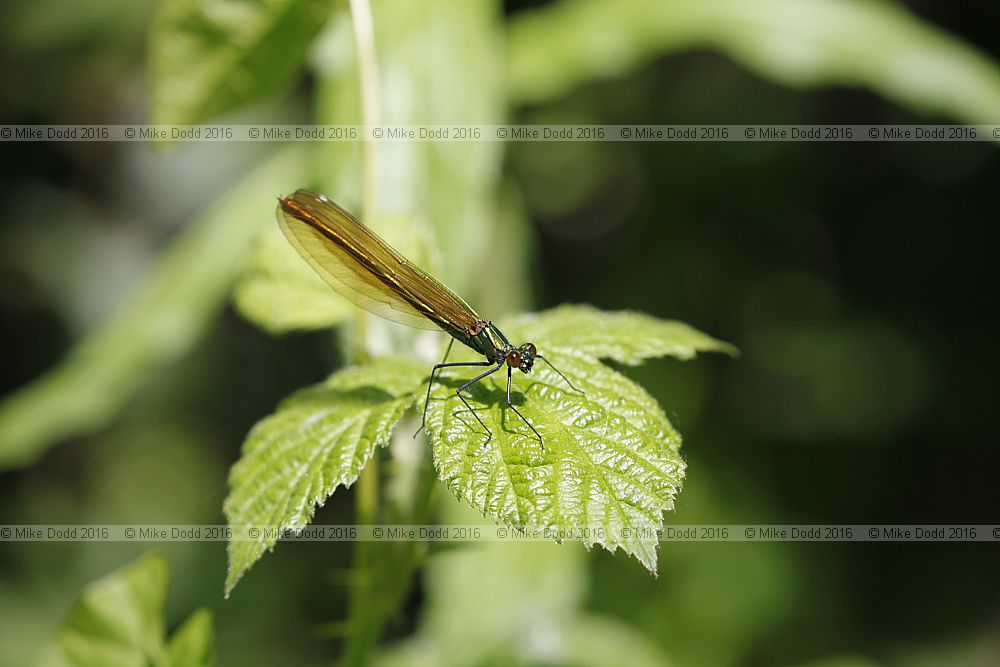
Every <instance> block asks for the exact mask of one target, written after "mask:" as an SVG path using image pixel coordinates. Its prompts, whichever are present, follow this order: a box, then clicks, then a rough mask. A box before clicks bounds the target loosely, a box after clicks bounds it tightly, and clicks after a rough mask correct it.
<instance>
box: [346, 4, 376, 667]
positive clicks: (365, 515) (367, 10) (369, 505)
mask: <svg viewBox="0 0 1000 667" xmlns="http://www.w3.org/2000/svg"><path fill="white" fill-rule="evenodd" d="M350 5H351V21H352V23H353V25H354V43H355V48H356V56H357V61H358V79H359V88H360V91H361V120H362V123H364V124H365V125H375V124H376V123H378V116H379V114H378V70H377V67H376V61H375V30H374V24H373V21H372V13H371V6H370V5H369V4H368V0H350ZM377 148H378V147H377V146H376V145H375V144H374V143H372V142H368V141H366V142H364V143H363V144H362V154H361V163H362V192H361V220H362V222H364V223H365V224H366V225H368V226H369V227H374V226H375V223H376V221H377V220H378V212H377V206H378V163H377V159H378V152H377ZM353 338H354V339H353V345H352V348H353V349H352V356H353V357H354V362H355V363H358V362H363V361H364V360H365V359H367V357H368V340H367V339H368V332H367V315H366V314H365V313H362V312H360V311H359V312H358V313H357V315H356V316H355V319H354V331H353ZM380 451H381V450H380V449H379V448H377V449H376V450H375V451H374V452H373V453H372V457H371V459H370V460H369V461H368V463H367V465H365V467H364V469H362V471H361V475H360V477H359V478H358V485H357V493H356V495H355V503H356V505H355V522H356V523H357V524H359V525H366V524H372V523H377V522H378V521H379V516H380V507H379V505H380V502H379V501H380V499H379V491H380V489H379V482H380V479H379V478H380V475H379V467H380V466H379V456H380ZM378 546H380V545H378V544H376V543H372V542H363V541H362V542H356V543H355V545H354V554H353V556H352V570H353V573H354V576H353V577H352V586H351V588H350V595H349V609H350V617H349V619H348V624H347V626H348V633H347V637H346V642H345V646H344V653H343V656H342V658H341V664H343V665H366V664H368V663H369V662H370V654H371V650H372V647H374V645H375V643H376V642H377V641H378V637H379V634H380V633H381V630H382V624H383V622H384V614H383V613H380V612H381V609H380V604H379V602H380V601H379V600H378V597H379V591H378V590H377V588H376V586H377V581H376V564H377V560H378V559H379V554H378V553H377V547H378Z"/></svg>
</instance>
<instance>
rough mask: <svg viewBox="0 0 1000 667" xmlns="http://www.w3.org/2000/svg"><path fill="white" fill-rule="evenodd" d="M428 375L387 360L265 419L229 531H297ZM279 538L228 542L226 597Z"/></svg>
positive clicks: (245, 460) (245, 461)
mask: <svg viewBox="0 0 1000 667" xmlns="http://www.w3.org/2000/svg"><path fill="white" fill-rule="evenodd" d="M426 373H427V369H426V367H425V365H424V364H421V363H419V362H417V361H414V360H412V359H407V358H395V357H383V358H381V359H378V360H376V361H374V362H372V363H370V364H366V365H363V366H356V367H353V368H349V369H346V370H343V371H340V372H338V373H335V374H334V375H332V376H331V377H330V378H329V379H328V380H327V381H326V382H324V383H322V384H319V385H316V386H314V387H310V388H308V389H304V390H302V391H300V392H298V393H296V394H294V395H293V396H292V397H290V398H288V399H287V400H286V401H284V402H283V403H282V404H281V405H280V406H279V407H278V409H277V411H276V412H275V413H274V414H273V415H271V416H269V417H266V418H265V419H263V420H262V421H260V422H259V423H258V424H257V425H256V426H255V427H254V428H253V430H252V431H251V432H250V434H249V435H248V436H247V439H246V442H244V444H243V455H242V457H241V458H240V460H239V461H238V462H237V463H236V465H234V466H233V469H232V471H231V473H230V477H229V485H230V489H231V490H230V494H229V497H228V498H226V502H225V508H224V509H225V513H226V519H227V521H228V522H229V525H231V526H245V527H261V526H279V527H280V528H281V529H286V528H287V529H293V530H294V529H299V528H303V527H304V526H306V525H307V524H308V523H309V520H310V518H311V517H312V515H313V512H314V511H315V509H316V507H317V506H319V505H322V504H323V503H324V502H326V499H327V498H329V497H330V495H331V494H332V493H333V492H334V490H335V489H336V488H337V487H338V486H350V485H351V484H352V483H353V482H354V480H356V479H357V477H358V474H359V473H360V471H361V469H362V468H363V467H364V465H365V463H367V461H368V459H369V458H370V457H371V455H372V453H373V452H374V451H375V448H376V447H379V446H385V445H386V444H388V442H389V437H390V435H391V434H392V430H393V428H394V427H395V426H396V424H397V423H398V422H399V420H400V418H402V416H403V412H404V411H405V410H406V409H407V408H408V407H410V405H412V403H413V400H414V396H415V394H416V391H417V389H418V388H419V386H420V384H421V382H422V381H423V380H424V378H425V376H426ZM276 541H277V536H276V535H275V534H274V533H273V532H270V531H260V534H259V539H255V540H252V541H245V540H244V541H241V540H233V541H231V542H230V544H229V573H228V575H227V577H226V593H227V594H228V593H229V592H230V591H231V590H232V589H233V587H234V586H235V585H236V582H237V581H238V580H239V579H240V577H241V576H242V575H243V573H244V572H246V571H247V569H249V568H250V566H251V565H253V564H254V563H255V562H256V561H257V559H259V558H260V557H261V555H263V553H264V552H265V551H267V550H269V549H271V548H273V547H274V544H275V542H276Z"/></svg>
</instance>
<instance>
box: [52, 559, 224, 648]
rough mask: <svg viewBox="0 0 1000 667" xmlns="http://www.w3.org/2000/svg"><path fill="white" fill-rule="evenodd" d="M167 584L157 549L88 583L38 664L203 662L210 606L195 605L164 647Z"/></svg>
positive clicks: (165, 566) (164, 562)
mask: <svg viewBox="0 0 1000 667" xmlns="http://www.w3.org/2000/svg"><path fill="white" fill-rule="evenodd" d="M168 584H169V566H168V564H167V560H166V558H164V557H163V556H162V555H160V554H157V553H150V554H146V555H145V556H142V557H141V558H139V559H138V560H136V561H134V562H132V563H130V564H129V565H126V566H125V567H123V568H121V569H120V570H118V571H116V572H114V573H112V574H110V575H108V576H107V577H104V578H103V579H99V580H97V581H95V582H93V583H91V584H90V585H89V586H87V588H85V589H84V591H83V593H82V594H81V595H80V598H79V599H78V600H77V601H76V603H75V604H74V605H73V608H72V609H71V610H70V611H69V613H68V614H67V616H66V618H65V619H64V620H63V622H62V624H61V626H60V628H59V630H58V632H57V633H56V636H55V638H54V639H53V640H52V642H51V643H50V644H49V645H48V646H47V647H46V648H45V650H44V651H43V652H42V655H41V657H40V659H39V660H38V662H37V663H36V664H37V665H38V667H137V666H140V665H141V666H147V665H149V666H151V667H206V666H207V665H208V664H210V663H209V660H210V658H209V654H210V652H211V650H210V648H209V647H210V646H211V644H212V627H211V612H209V611H208V610H207V609H200V610H198V611H196V612H195V613H194V614H193V615H192V617H191V619H190V620H189V621H188V622H187V623H185V624H184V625H183V626H182V627H181V629H180V630H178V632H177V633H176V634H175V635H174V637H173V638H172V639H171V642H170V648H169V649H168V648H167V645H166V643H165V640H164V627H165V623H164V616H163V614H164V605H165V604H166V601H167V587H168ZM175 647H176V648H175ZM181 647H184V648H181ZM198 656H200V658H199V657H198ZM175 660H176V661H175Z"/></svg>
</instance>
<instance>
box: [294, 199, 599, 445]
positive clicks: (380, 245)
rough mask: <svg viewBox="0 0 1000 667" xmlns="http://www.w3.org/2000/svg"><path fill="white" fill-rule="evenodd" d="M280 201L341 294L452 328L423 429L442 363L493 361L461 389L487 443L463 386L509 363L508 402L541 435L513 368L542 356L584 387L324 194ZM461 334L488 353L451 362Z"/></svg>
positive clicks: (414, 320) (407, 318)
mask: <svg viewBox="0 0 1000 667" xmlns="http://www.w3.org/2000/svg"><path fill="white" fill-rule="evenodd" d="M278 202H279V203H278V223H279V224H280V225H281V230H282V231H283V232H284V234H285V237H286V238H287V239H288V241H289V242H290V243H291V244H292V246H294V247H295V249H296V250H298V252H299V254H300V255H302V258H303V259H305V260H306V262H308V263H309V265H310V266H312V268H313V269H314V270H315V271H316V273H318V274H319V275H320V277H322V278H323V279H324V280H325V281H326V282H327V283H329V284H330V285H331V286H332V287H333V288H334V289H336V290H337V291H338V292H339V293H340V294H341V295H343V296H344V297H346V298H347V299H349V300H350V301H351V302H353V303H354V304H355V305H357V306H359V307H361V308H364V309H365V310H368V311H370V312H372V313H375V314H376V315H379V316H380V317H384V318H386V319H387V320H392V321H393V322H399V323H401V324H406V325H408V326H411V327H417V328H419V329H431V330H435V329H441V330H443V331H445V332H446V333H448V334H450V335H451V341H449V343H448V349H447V350H446V351H445V355H444V359H442V360H441V363H439V364H436V365H435V366H434V368H433V369H432V370H431V375H430V379H429V380H428V383H427V395H426V397H425V398H424V413H423V414H424V417H423V420H422V421H421V424H420V428H421V429H423V428H424V426H425V425H426V423H427V406H428V404H429V403H430V398H431V387H433V385H434V375H435V374H436V373H437V372H438V371H439V370H441V369H442V368H451V367H456V366H471V367H476V366H478V367H489V370H486V371H484V372H483V373H481V374H479V375H477V376H476V377H474V378H472V379H471V380H469V381H468V382H466V383H465V384H463V385H462V386H460V387H459V388H458V389H457V390H456V392H455V393H456V394H457V395H458V397H459V398H460V399H462V403H464V404H465V407H466V408H468V410H469V412H471V413H472V414H473V415H474V416H475V418H476V420H477V421H478V422H479V424H480V425H481V426H482V427H483V428H484V429H486V433H487V434H488V435H487V438H486V441H487V442H489V440H490V438H492V437H493V431H491V430H490V428H489V427H488V426H486V424H485V423H484V422H483V420H482V419H481V418H480V417H479V415H478V414H477V413H476V411H475V410H473V409H472V406H471V405H469V401H468V400H467V399H466V398H465V396H463V395H462V392H464V391H465V390H466V389H468V388H469V387H471V386H472V385H474V384H475V383H477V382H479V381H480V380H482V379H484V378H486V377H488V376H490V375H492V374H494V373H496V372H497V371H499V370H500V369H501V368H503V367H504V366H506V367H507V407H509V408H510V409H511V410H513V411H514V413H515V414H517V416H518V417H520V418H521V420H522V421H523V422H524V423H525V424H527V425H528V428H530V429H531V431H532V432H533V433H534V434H535V436H537V437H538V440H539V442H541V441H542V436H541V434H540V433H539V432H538V431H537V430H536V429H535V427H534V426H533V425H532V424H531V422H529V421H528V420H527V418H526V417H525V416H524V415H523V414H521V411H520V410H518V409H517V406H515V405H514V403H513V401H512V399H511V394H510V386H511V373H512V372H513V370H514V369H515V368H516V369H517V370H519V371H521V372H522V373H529V372H531V368H532V366H533V365H534V363H535V360H536V359H541V360H542V361H543V362H545V363H546V364H548V366H549V367H550V368H551V369H552V370H553V371H555V372H556V373H557V374H558V375H559V377H561V378H562V379H563V380H565V382H566V384H568V385H569V386H570V387H571V388H573V390H574V391H579V390H577V389H576V387H574V386H573V383H572V382H570V381H569V379H568V378H567V377H566V376H565V375H563V374H562V373H561V372H560V371H559V370H558V369H557V368H556V367H555V366H553V365H552V364H551V363H550V362H549V361H548V360H547V359H546V358H545V357H543V356H542V355H541V354H539V353H538V349H537V348H536V347H535V345H534V344H533V343H524V344H522V345H518V346H514V345H511V343H510V341H508V340H507V337H506V336H504V335H503V333H502V332H501V331H500V329H498V328H497V327H496V325H494V324H493V323H492V322H490V321H489V320H487V319H484V318H482V317H480V316H479V315H478V314H477V313H476V311H474V310H473V309H472V307H471V306H470V305H469V304H468V303H466V302H465V300H464V299H462V297H460V296H458V295H457V294H455V292H453V291H451V290H450V289H448V287H446V286H445V285H444V284H442V283H441V282H440V281H439V280H437V279H436V278H434V277H433V276H431V275H430V274H429V273H427V272H426V271H424V270H423V269H421V268H419V267H418V266H416V265H414V264H413V263H412V262H410V261H409V260H408V259H406V258H405V257H403V256H402V255H401V254H399V253H398V252H396V250H394V249H393V248H392V247H390V246H389V244H388V243H386V242H385V241H383V240H382V239H380V238H379V237H378V236H377V235H376V234H375V233H374V232H373V231H371V230H370V229H368V228H367V227H365V226H364V225H362V224H361V223H360V222H358V220H357V219H356V218H355V217H354V216H352V215H351V214H350V213H348V212H347V211H345V210H344V209H342V208H341V207H340V206H338V205H337V204H335V203H334V202H332V201H331V200H329V199H327V198H326V197H325V196H323V195H321V194H318V193H316V192H312V191H310V190H297V191H296V192H295V194H293V195H290V196H288V197H281V198H279V199H278ZM456 340H457V341H458V342H460V343H462V344H463V345H466V346H468V347H470V348H472V349H473V350H475V351H476V352H478V353H479V354H481V355H483V356H484V357H486V360H485V361H463V362H454V363H447V361H448V354H449V353H450V352H451V346H452V344H453V343H454V342H455V341H456ZM417 432H418V433H419V432H420V431H419V430H418V431H417Z"/></svg>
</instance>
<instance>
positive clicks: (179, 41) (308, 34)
mask: <svg viewBox="0 0 1000 667" xmlns="http://www.w3.org/2000/svg"><path fill="white" fill-rule="evenodd" d="M331 5H332V3H330V2H327V1H326V0H161V1H160V3H159V7H158V11H157V12H156V15H155V17H154V19H153V21H152V26H151V32H150V36H149V78H150V97H151V101H150V122H152V123H176V124H187V123H198V122H201V121H204V120H205V119H208V118H211V117H213V116H215V115H217V114H220V113H222V112H225V111H228V110H230V109H233V108H235V107H237V106H239V105H242V104H246V103H247V102H251V101H253V100H256V99H258V98H260V97H262V96H265V95H269V94H273V93H275V92H277V91H279V90H281V88H283V87H285V86H287V85H289V84H290V83H291V82H292V80H293V79H294V78H295V77H296V76H297V75H298V74H299V72H300V70H301V68H302V64H303V62H304V59H305V53H306V51H307V49H308V48H309V46H310V44H311V43H312V41H313V38H314V37H315V36H316V35H317V34H318V33H319V31H320V30H321V29H322V27H323V25H324V24H325V22H326V19H327V16H328V15H329V11H330V6H331Z"/></svg>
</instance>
